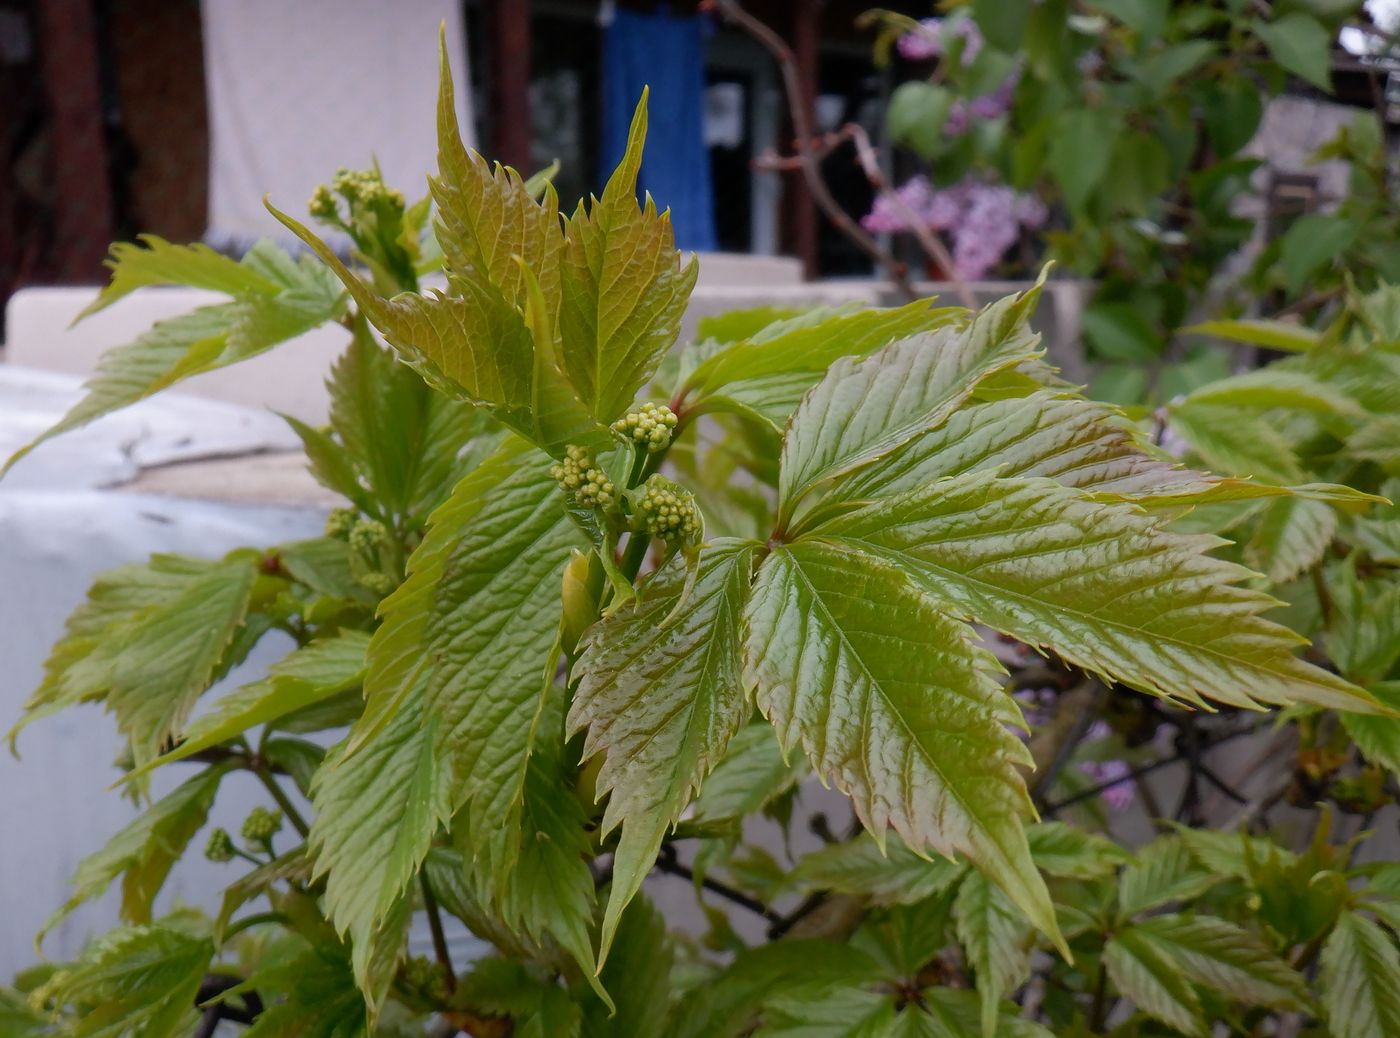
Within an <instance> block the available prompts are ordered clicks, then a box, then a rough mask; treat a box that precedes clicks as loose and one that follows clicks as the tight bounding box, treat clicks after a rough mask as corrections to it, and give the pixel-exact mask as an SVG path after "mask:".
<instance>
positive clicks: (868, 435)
mask: <svg viewBox="0 0 1400 1038" xmlns="http://www.w3.org/2000/svg"><path fill="white" fill-rule="evenodd" d="M1038 295H1039V292H1038V289H1033V290H1032V291H1031V292H1029V293H1027V294H1026V295H1025V296H1024V297H1015V296H1012V297H1008V298H1006V299H1002V300H999V301H998V302H996V303H993V304H992V305H991V306H989V307H988V308H987V309H985V310H983V311H982V312H980V313H979V314H978V315H977V316H976V317H974V318H973V319H972V321H971V322H970V323H969V324H968V325H967V326H966V327H965V328H961V329H952V328H945V329H941V330H939V331H936V332H931V333H928V334H924V335H918V336H914V337H912V338H908V339H904V340H902V341H900V342H897V343H895V344H894V345H892V346H887V347H885V348H884V349H883V350H881V351H880V352H879V353H876V354H874V355H872V356H870V357H867V358H864V359H861V360H849V359H842V360H838V361H837V362H836V363H835V364H833V365H831V367H830V369H829V370H828V371H827V374H826V377H825V378H823V379H822V380H821V381H820V382H818V383H817V384H816V385H815V386H813V387H812V389H811V391H810V392H808V394H807V396H806V397H804V398H803V401H802V403H801V405H800V406H799V407H798V409H797V411H796V413H795V414H794V415H793V417H792V423H791V425H790V426H789V427H788V431H787V434H786V435H785V436H784V438H783V450H782V471H781V476H780V478H779V483H778V488H779V493H780V508H779V515H780V521H781V520H783V519H790V518H791V517H792V514H793V510H794V508H795V507H796V505H797V504H798V502H799V501H800V500H801V498H802V497H803V496H804V495H806V494H807V493H809V492H810V491H811V490H813V489H814V488H815V487H817V486H819V485H821V484H822V483H826V482H829V481H830V480H832V479H835V478H837V477H839V476H842V475H845V474H847V473H850V472H854V471H856V470H857V469H859V468H861V467H863V466H865V465H868V464H870V463H871V462H874V461H876V460H878V459H879V458H881V457H882V456H884V455H886V454H889V453H890V452H891V451H893V450H895V449H897V448H898V447H900V446H902V445H903V444H905V443H907V442H909V441H910V440H912V439H913V438H914V437H916V436H918V435H919V434H920V433H923V432H926V431H927V430H929V429H932V428H935V427H937V426H938V425H940V424H941V423H942V422H943V421H944V420H945V419H946V418H947V417H948V416H949V415H950V414H951V413H952V412H953V411H954V410H955V409H956V408H957V407H958V406H959V405H960V404H962V403H963V402H964V401H966V400H967V399H968V397H969V396H970V395H971V393H972V391H973V390H974V389H975V388H976V386H977V383H978V382H979V381H981V379H983V378H985V377H986V376H988V375H991V374H994V373H995V372H997V371H1000V370H1002V369H1004V368H1007V367H1010V366H1012V365H1015V364H1017V363H1020V362H1022V361H1025V360H1027V359H1030V358H1032V357H1034V356H1036V353H1037V346H1038V344H1039V341H1040V337H1039V336H1038V335H1036V334H1035V333H1033V332H1031V331H1030V329H1029V327H1028V326H1027V324H1026V315H1027V313H1028V311H1029V309H1030V308H1032V307H1033V306H1034V304H1035V300H1036V298H1037V297H1038Z"/></svg>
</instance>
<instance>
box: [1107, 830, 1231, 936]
mask: <svg viewBox="0 0 1400 1038" xmlns="http://www.w3.org/2000/svg"><path fill="white" fill-rule="evenodd" d="M1225 878H1226V877H1225V876H1223V875H1220V874H1218V873H1215V872H1211V871H1209V870H1207V869H1203V868H1201V867H1200V865H1199V864H1198V863H1197V861H1196V859H1195V857H1194V856H1193V855H1192V854H1191V851H1190V850H1189V849H1188V847H1187V844H1186V843H1185V841H1183V840H1181V839H1178V838H1177V837H1175V836H1160V837H1158V838H1157V839H1155V840H1153V841H1152V842H1151V843H1149V844H1147V845H1146V846H1144V847H1142V848H1141V849H1140V850H1139V851H1138V852H1137V855H1136V857H1135V859H1134V861H1133V863H1132V864H1131V865H1130V866H1128V868H1126V869H1124V870H1123V875H1122V876H1121V878H1120V880H1119V883H1118V912H1119V915H1120V916H1121V917H1122V918H1124V919H1131V918H1132V917H1133V916H1135V915H1138V914H1139V913H1141V912H1146V911H1148V910H1149V909H1152V908H1157V907H1160V906H1161V905H1165V904H1169V903H1171V902H1173V901H1187V900H1190V899H1191V898H1194V897H1197V896H1198V895H1200V894H1203V893H1205V892H1206V891H1207V890H1209V889H1210V888H1211V887H1213V886H1215V884H1217V883H1219V882H1221V880H1223V879H1225Z"/></svg>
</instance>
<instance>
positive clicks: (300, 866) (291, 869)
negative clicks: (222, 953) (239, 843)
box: [213, 847, 311, 944]
mask: <svg viewBox="0 0 1400 1038" xmlns="http://www.w3.org/2000/svg"><path fill="white" fill-rule="evenodd" d="M310 878H311V861H310V859H309V858H307V856H306V851H305V848H304V847H298V848H296V849H295V850H292V851H288V852H287V853H285V854H279V855H278V856H277V857H276V858H273V859H272V860H271V861H269V862H267V863H266V864H263V865H259V866H258V867H257V868H255V869H253V870H252V871H251V872H247V873H244V874H243V875H242V876H240V877H238V879H236V880H234V881H233V882H232V883H230V884H229V885H228V886H227V887H225V888H224V896H223V900H222V901H221V902H220V903H219V914H218V915H217V916H215V918H214V928H213V933H214V943H215V944H222V943H223V940H224V931H225V930H226V929H227V928H228V924H229V923H230V922H232V921H233V916H234V913H235V912H237V911H238V910H239V909H240V908H242V907H243V906H244V905H246V904H248V902H250V901H252V900H254V899H256V898H259V897H262V896H263V895H264V894H267V893H268V892H269V891H270V890H272V889H273V886H274V885H275V884H276V883H279V882H287V883H293V882H294V883H305V882H306V881H307V880H309V879H310Z"/></svg>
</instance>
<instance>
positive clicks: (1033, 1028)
mask: <svg viewBox="0 0 1400 1038" xmlns="http://www.w3.org/2000/svg"><path fill="white" fill-rule="evenodd" d="M919 1000H920V1001H921V1002H922V1003H923V1006H924V1012H925V1013H926V1014H927V1015H926V1016H924V1017H923V1018H922V1020H920V1018H919V1017H916V1016H915V1015H914V1014H912V1013H910V1012H909V1011H908V1010H906V1011H905V1012H904V1013H902V1014H901V1018H902V1019H906V1020H908V1021H909V1026H907V1027H906V1029H904V1030H899V1029H898V1025H896V1030H895V1031H894V1038H980V1036H981V1035H982V1034H983V1032H982V1031H981V1030H980V1028H979V1021H980V1012H979V1008H978V997H977V993H976V992H973V991H959V990H957V989H956V988H943V987H936V988H925V989H924V990H923V991H921V992H920V993H919ZM1019 1009H1020V1007H1019V1006H1017V1005H1016V1004H1015V1003H1012V1002H1002V1003H1001V1004H1000V1005H999V1006H998V1008H997V1021H996V1033H997V1036H998V1038H1054V1036H1053V1035H1052V1034H1051V1032H1050V1031H1048V1030H1047V1029H1046V1028H1044V1027H1042V1026H1040V1024H1038V1023H1036V1022H1035V1021H1033V1020H1027V1019H1025V1018H1024V1017H1022V1016H1021V1015H1020V1012H1019ZM916 1021H918V1022H919V1024H921V1025H922V1026H921V1027H920V1026H918V1025H916ZM922 1021H930V1023H923V1022H922Z"/></svg>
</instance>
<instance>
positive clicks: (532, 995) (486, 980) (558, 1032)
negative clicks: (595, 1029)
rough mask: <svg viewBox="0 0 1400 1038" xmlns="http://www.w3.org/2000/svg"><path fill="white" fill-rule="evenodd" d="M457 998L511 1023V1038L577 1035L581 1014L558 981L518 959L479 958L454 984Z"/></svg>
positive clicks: (575, 1037) (573, 1037) (550, 1037)
mask: <svg viewBox="0 0 1400 1038" xmlns="http://www.w3.org/2000/svg"><path fill="white" fill-rule="evenodd" d="M458 987H459V991H460V996H459V997H460V999H461V1001H462V1003H463V1004H464V1005H469V1006H471V1007H472V1008H473V1009H484V1010H486V1011H487V1012H488V1013H492V1014H494V1015H497V1016H501V1017H508V1018H510V1019H511V1021H512V1023H513V1027H512V1029H511V1032H510V1034H511V1038H577V1036H578V1033H579V1027H580V1026H581V1024H582V1020H583V1017H582V1015H581V1011H580V1009H579V1006H578V1004H577V1003H576V1002H574V1001H573V999H571V998H570V997H569V994H568V992H566V991H565V990H564V989H563V988H561V987H560V986H559V985H558V984H555V983H552V982H550V981H547V980H542V979H540V978H539V977H537V976H535V975H534V974H533V973H531V971H530V970H529V969H527V968H526V967H525V966H524V965H523V964H522V963H519V962H511V961H509V960H507V959H481V960H479V961H477V962H475V963H473V964H472V971H471V973H469V974H468V975H467V976H465V977H463V978H462V982H461V984H460V985H458Z"/></svg>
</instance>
